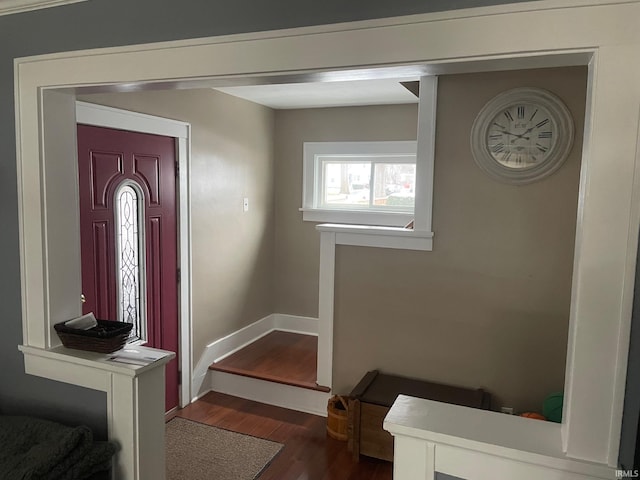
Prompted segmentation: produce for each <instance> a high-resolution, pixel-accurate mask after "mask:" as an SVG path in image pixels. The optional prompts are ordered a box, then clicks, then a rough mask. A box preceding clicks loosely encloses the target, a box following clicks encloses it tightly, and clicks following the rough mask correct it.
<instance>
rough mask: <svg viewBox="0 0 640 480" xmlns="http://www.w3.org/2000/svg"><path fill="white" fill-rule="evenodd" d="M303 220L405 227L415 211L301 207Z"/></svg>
mask: <svg viewBox="0 0 640 480" xmlns="http://www.w3.org/2000/svg"><path fill="white" fill-rule="evenodd" d="M300 211H301V212H302V220H304V221H305V222H330V223H339V224H346V225H366V226H371V225H385V226H389V227H404V226H405V225H406V224H408V223H409V222H410V221H411V220H413V218H414V215H413V213H398V212H395V213H385V212H368V211H361V212H358V211H352V210H351V211H345V210H329V209H319V208H301V209H300Z"/></svg>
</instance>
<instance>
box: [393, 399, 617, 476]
mask: <svg viewBox="0 0 640 480" xmlns="http://www.w3.org/2000/svg"><path fill="white" fill-rule="evenodd" d="M384 428H385V430H387V431H389V432H390V433H391V434H392V435H393V436H394V463H393V478H394V479H396V480H418V479H419V480H435V479H436V478H437V476H436V472H438V473H443V474H447V475H453V476H455V477H458V478H464V479H465V480H513V479H514V478H517V479H518V480H540V479H545V480H597V479H612V478H616V477H615V475H614V470H613V468H611V467H608V466H606V465H603V464H597V463H592V462H586V461H581V460H576V459H573V458H570V457H569V456H567V454H566V453H565V452H563V449H562V436H561V429H562V426H561V424H559V423H553V422H546V421H542V420H534V419H529V418H524V417H520V416H516V415H505V414H503V413H498V412H492V411H488V410H478V409H475V408H469V407H461V406H459V405H451V404H448V403H442V402H434V401H432V400H425V399H422V398H415V397H409V396H406V395H400V396H398V398H397V400H396V401H395V403H394V404H393V406H392V407H391V410H389V413H388V414H387V416H386V418H385V420H384Z"/></svg>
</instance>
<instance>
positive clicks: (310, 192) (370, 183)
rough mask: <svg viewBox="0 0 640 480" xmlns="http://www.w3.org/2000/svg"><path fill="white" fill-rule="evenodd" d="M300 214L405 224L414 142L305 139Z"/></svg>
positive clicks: (411, 195) (410, 207)
mask: <svg viewBox="0 0 640 480" xmlns="http://www.w3.org/2000/svg"><path fill="white" fill-rule="evenodd" d="M303 190H304V192H303V196H304V198H303V208H302V210H303V217H304V219H305V220H310V221H320V222H335V223H349V224H356V225H383V226H404V225H406V224H407V223H409V222H410V221H411V220H412V218H413V216H414V208H415V193H416V142H415V141H387V142H305V144H304V188H303Z"/></svg>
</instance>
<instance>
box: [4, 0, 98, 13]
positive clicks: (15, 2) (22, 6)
mask: <svg viewBox="0 0 640 480" xmlns="http://www.w3.org/2000/svg"><path fill="white" fill-rule="evenodd" d="M86 1H87V0H0V15H11V14H12V13H20V12H28V11H30V10H40V9H41V8H49V7H59V6H60V5H67V4H69V3H78V2H86Z"/></svg>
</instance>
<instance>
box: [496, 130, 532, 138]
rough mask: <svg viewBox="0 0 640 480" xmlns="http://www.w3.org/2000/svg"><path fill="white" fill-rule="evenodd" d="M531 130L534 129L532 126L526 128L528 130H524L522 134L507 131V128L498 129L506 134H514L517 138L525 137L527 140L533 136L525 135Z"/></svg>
mask: <svg viewBox="0 0 640 480" xmlns="http://www.w3.org/2000/svg"><path fill="white" fill-rule="evenodd" d="M531 130H533V129H532V128H530V129H528V130H526V131H524V132H522V133H521V134H517V133H511V132H507V131H506V130H498V131H499V132H500V133H503V134H505V135H512V136H514V137H516V138H523V139H525V140H529V139H530V138H531V137H525V135H526V134H527V133H529V132H530V131H531Z"/></svg>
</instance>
